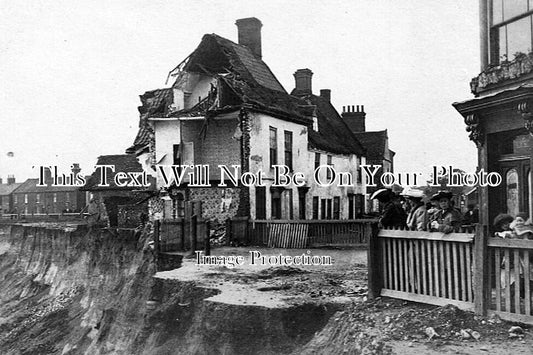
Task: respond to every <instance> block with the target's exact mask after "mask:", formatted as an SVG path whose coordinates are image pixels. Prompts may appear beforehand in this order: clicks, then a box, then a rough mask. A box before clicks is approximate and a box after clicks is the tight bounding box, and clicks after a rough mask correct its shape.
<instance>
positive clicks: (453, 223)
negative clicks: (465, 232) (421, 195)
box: [430, 191, 463, 234]
mask: <svg viewBox="0 0 533 355" xmlns="http://www.w3.org/2000/svg"><path fill="white" fill-rule="evenodd" d="M452 197H453V194H452V193H451V192H450V191H439V192H437V193H436V194H435V195H433V196H432V197H431V200H432V201H433V200H435V201H438V202H439V211H438V212H437V213H436V214H435V215H434V217H433V221H431V223H430V231H431V232H442V233H446V234H447V233H451V232H454V231H459V229H460V228H461V222H462V219H463V216H462V215H461V212H460V211H459V210H457V209H456V208H454V207H453V204H452Z"/></svg>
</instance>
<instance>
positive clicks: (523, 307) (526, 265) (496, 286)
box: [487, 238, 533, 323]
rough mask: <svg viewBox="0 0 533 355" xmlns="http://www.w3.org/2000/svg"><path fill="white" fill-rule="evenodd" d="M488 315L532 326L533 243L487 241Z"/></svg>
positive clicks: (492, 239) (516, 240) (529, 241)
mask: <svg viewBox="0 0 533 355" xmlns="http://www.w3.org/2000/svg"><path fill="white" fill-rule="evenodd" d="M487 245H488V248H489V252H488V255H489V265H490V277H489V282H490V285H489V287H488V290H490V294H489V295H490V301H489V302H488V306H489V313H496V314H498V315H499V316H500V317H501V318H503V319H509V320H515V321H522V322H524V323H533V315H532V313H531V309H532V297H531V292H532V291H533V240H521V239H500V238H488V240H487Z"/></svg>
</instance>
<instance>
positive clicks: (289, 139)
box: [285, 131, 292, 171]
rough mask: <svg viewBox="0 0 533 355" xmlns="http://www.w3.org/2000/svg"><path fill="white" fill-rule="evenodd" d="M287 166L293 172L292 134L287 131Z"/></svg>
mask: <svg viewBox="0 0 533 355" xmlns="http://www.w3.org/2000/svg"><path fill="white" fill-rule="evenodd" d="M285 165H286V166H287V167H288V168H289V170H290V171H292V132H290V131H285Z"/></svg>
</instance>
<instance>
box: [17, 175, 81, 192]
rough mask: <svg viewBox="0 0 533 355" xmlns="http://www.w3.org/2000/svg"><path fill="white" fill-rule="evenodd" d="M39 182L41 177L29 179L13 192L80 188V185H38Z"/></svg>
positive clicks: (60, 190) (58, 190)
mask: <svg viewBox="0 0 533 355" xmlns="http://www.w3.org/2000/svg"><path fill="white" fill-rule="evenodd" d="M38 183H39V179H27V180H26V181H24V182H23V183H22V184H21V185H20V186H19V187H18V189H16V190H15V191H13V193H15V194H19V193H24V194H25V193H44V192H70V191H77V190H78V189H79V186H37V184H38Z"/></svg>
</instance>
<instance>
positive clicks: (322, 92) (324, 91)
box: [320, 89, 331, 102]
mask: <svg viewBox="0 0 533 355" xmlns="http://www.w3.org/2000/svg"><path fill="white" fill-rule="evenodd" d="M320 97H321V98H323V99H325V100H328V102H331V90H330V89H322V90H320Z"/></svg>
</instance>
